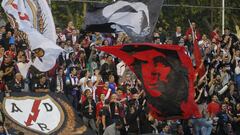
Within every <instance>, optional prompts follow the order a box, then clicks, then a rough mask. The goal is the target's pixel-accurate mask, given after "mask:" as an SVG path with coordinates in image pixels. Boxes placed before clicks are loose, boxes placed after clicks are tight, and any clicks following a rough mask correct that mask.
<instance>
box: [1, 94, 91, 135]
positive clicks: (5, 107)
mask: <svg viewBox="0 0 240 135" xmlns="http://www.w3.org/2000/svg"><path fill="white" fill-rule="evenodd" d="M1 99H2V111H3V113H4V115H5V124H6V125H9V126H10V127H7V128H8V131H9V133H10V134H11V133H15V132H16V133H17V132H18V131H21V132H24V133H25V134H31V135H35V134H39V135H43V134H58V135H71V134H81V133H86V132H88V131H87V128H86V126H84V125H83V123H82V121H81V120H80V119H79V117H78V115H77V114H76V113H75V111H74V110H73V108H72V106H71V105H70V104H69V103H68V99H67V98H66V97H65V95H61V94H54V93H48V94H43V93H11V96H10V97H3V95H1Z"/></svg>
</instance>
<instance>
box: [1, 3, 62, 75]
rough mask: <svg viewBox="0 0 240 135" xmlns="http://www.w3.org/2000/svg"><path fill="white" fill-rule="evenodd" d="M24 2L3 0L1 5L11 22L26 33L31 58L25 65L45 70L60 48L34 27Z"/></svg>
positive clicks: (52, 63) (49, 67) (53, 62)
mask: <svg viewBox="0 0 240 135" xmlns="http://www.w3.org/2000/svg"><path fill="white" fill-rule="evenodd" d="M25 2H26V1H23V0H11V1H9V0H3V1H2V7H3V9H4V10H5V12H6V14H7V16H8V18H9V20H10V22H11V24H12V25H13V26H14V27H16V28H18V29H19V30H20V31H22V32H23V33H24V34H26V36H25V37H26V39H25V40H27V41H28V43H29V48H30V50H31V52H30V53H31V58H30V61H29V63H28V64H27V65H29V64H30V65H33V66H34V67H36V68H37V69H38V70H40V71H42V72H46V71H48V70H50V69H51V68H53V67H54V65H55V63H56V59H57V58H58V56H59V54H60V53H61V52H62V49H61V48H60V47H59V46H57V45H56V43H55V41H54V40H53V39H51V40H50V39H49V38H46V37H45V36H44V35H42V34H41V33H40V32H39V31H37V29H35V28H34V25H33V24H32V22H31V17H30V14H29V13H28V12H27V9H26V7H25V4H26V3H25ZM26 67H29V66H26ZM26 70H27V69H26Z"/></svg>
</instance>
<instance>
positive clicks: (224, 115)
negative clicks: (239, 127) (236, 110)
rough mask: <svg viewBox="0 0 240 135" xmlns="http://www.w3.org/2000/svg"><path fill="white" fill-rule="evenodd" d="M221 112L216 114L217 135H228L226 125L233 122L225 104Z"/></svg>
mask: <svg viewBox="0 0 240 135" xmlns="http://www.w3.org/2000/svg"><path fill="white" fill-rule="evenodd" d="M221 107H222V110H221V112H219V113H218V114H217V117H218V118H219V119H218V125H217V135H228V123H229V122H231V121H232V120H233V118H232V116H231V114H230V112H229V111H228V108H227V104H225V103H223V104H222V106H221Z"/></svg>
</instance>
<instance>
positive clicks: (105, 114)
mask: <svg viewBox="0 0 240 135" xmlns="http://www.w3.org/2000/svg"><path fill="white" fill-rule="evenodd" d="M109 104H110V102H109V100H105V102H104V107H103V108H102V109H101V110H100V113H99V115H100V117H101V123H100V124H99V134H100V135H102V134H103V132H104V130H105V129H106V128H107V127H108V126H109V125H111V124H112V123H113V122H112V119H111V112H110V106H109Z"/></svg>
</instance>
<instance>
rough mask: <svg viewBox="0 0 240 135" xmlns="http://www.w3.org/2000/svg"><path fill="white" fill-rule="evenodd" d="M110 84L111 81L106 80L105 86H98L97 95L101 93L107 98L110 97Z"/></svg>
mask: <svg viewBox="0 0 240 135" xmlns="http://www.w3.org/2000/svg"><path fill="white" fill-rule="evenodd" d="M108 86H109V83H108V82H105V83H104V86H103V87H98V88H97V90H96V91H97V92H96V93H97V96H98V97H100V95H101V94H104V95H105V99H109V97H110V95H111V89H110V88H109V87H108Z"/></svg>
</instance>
